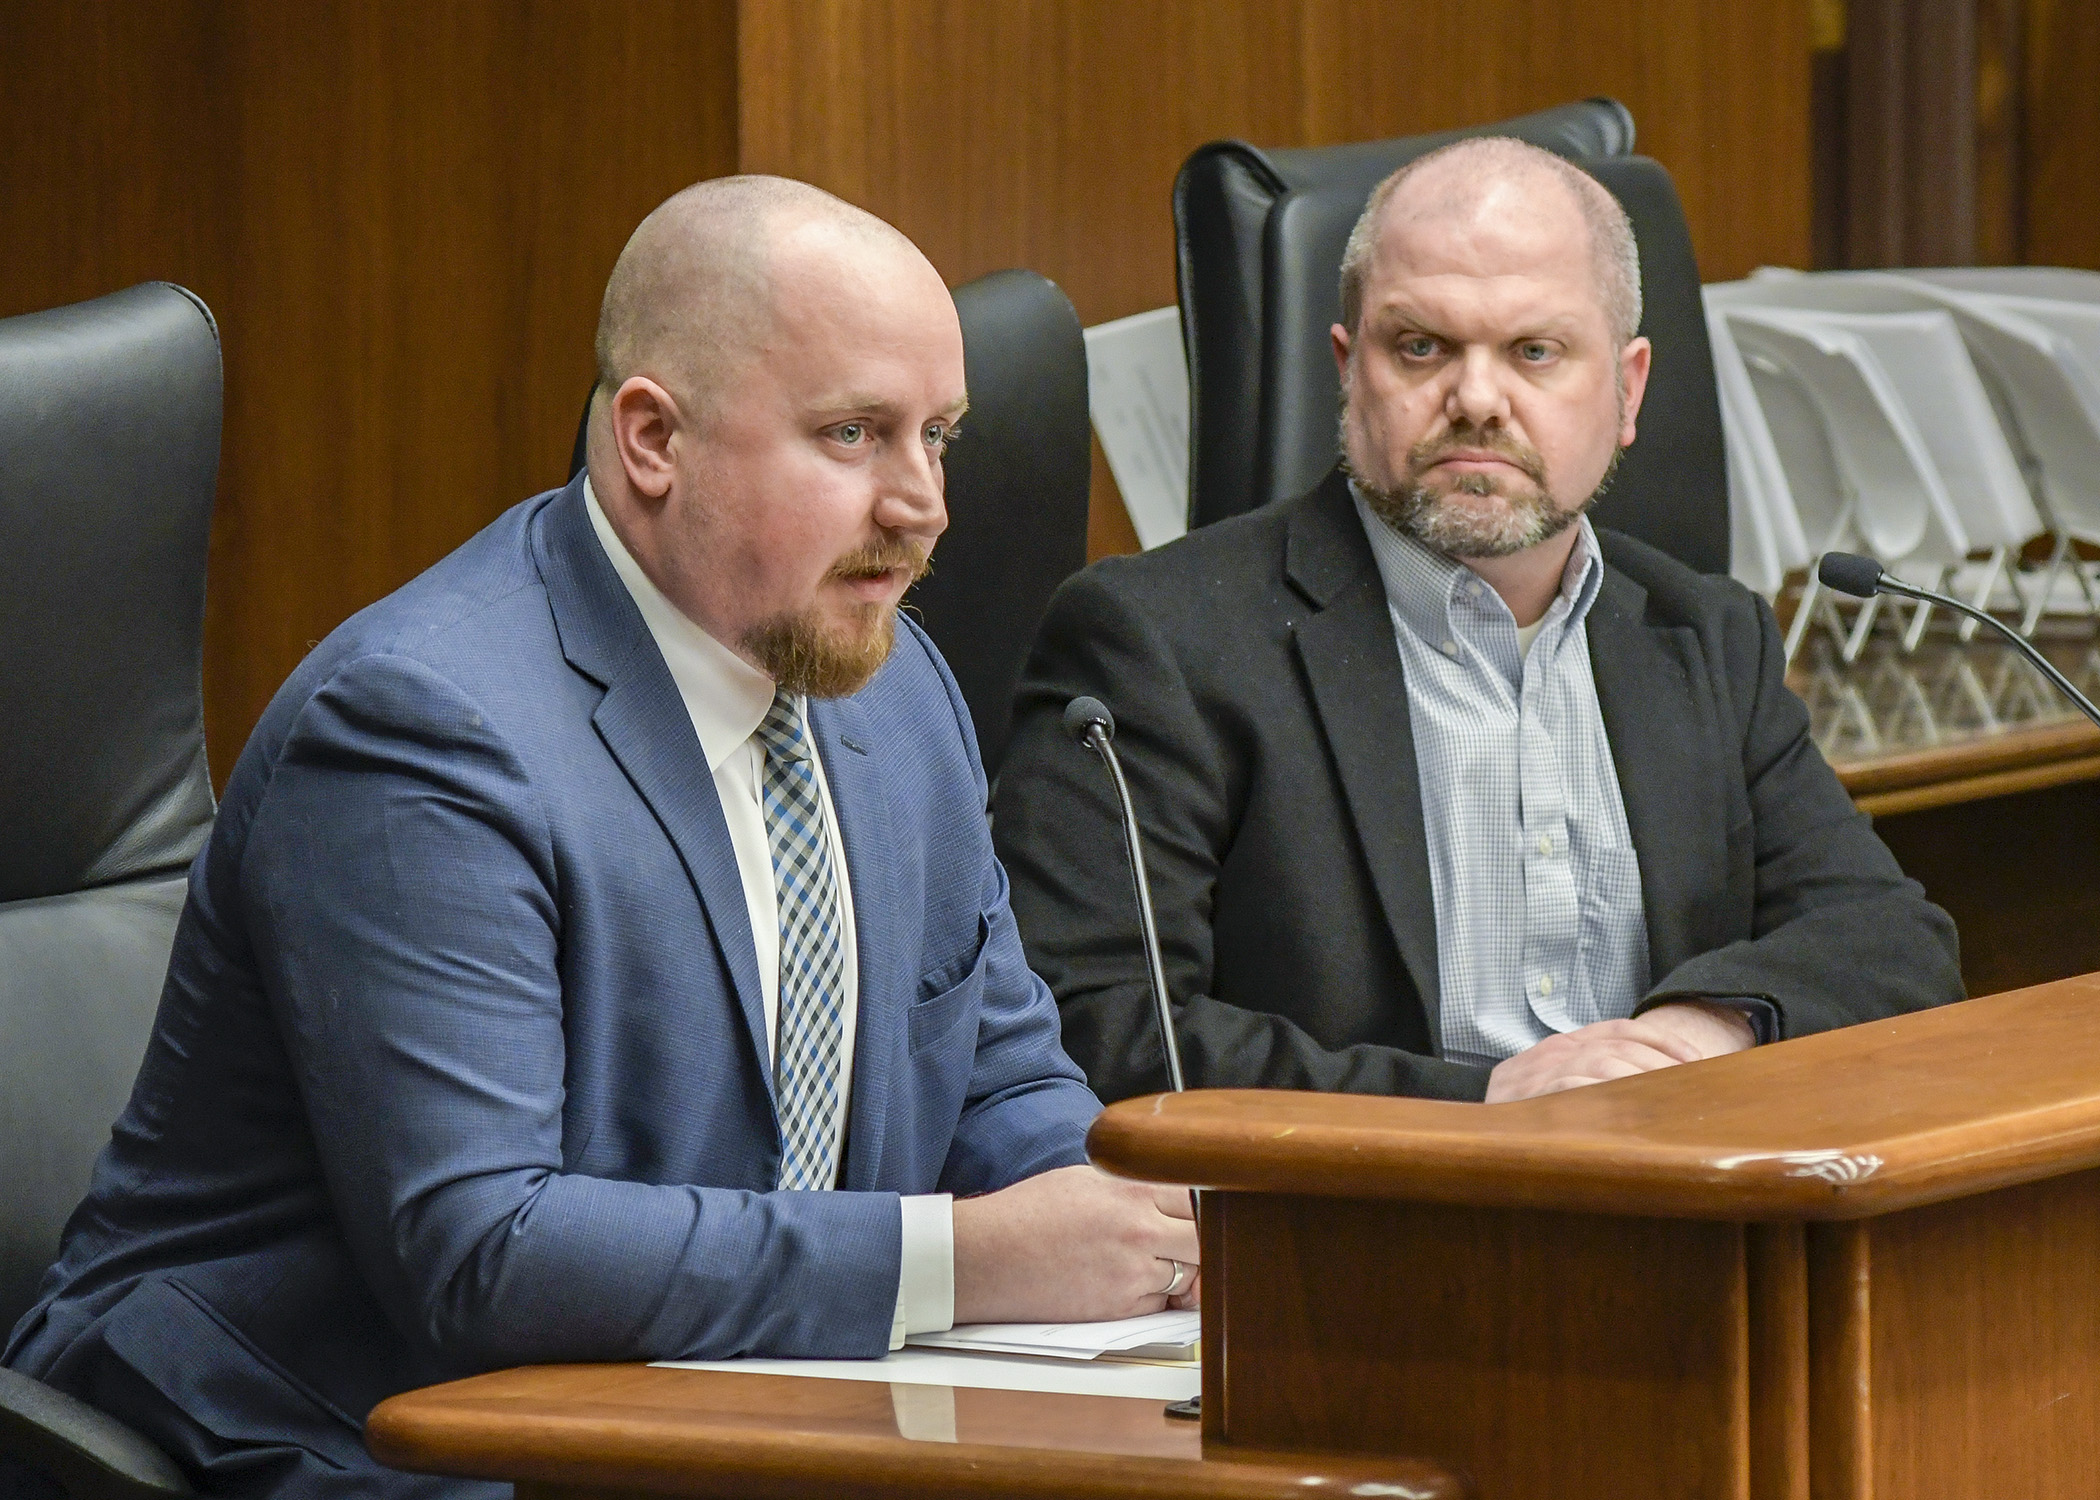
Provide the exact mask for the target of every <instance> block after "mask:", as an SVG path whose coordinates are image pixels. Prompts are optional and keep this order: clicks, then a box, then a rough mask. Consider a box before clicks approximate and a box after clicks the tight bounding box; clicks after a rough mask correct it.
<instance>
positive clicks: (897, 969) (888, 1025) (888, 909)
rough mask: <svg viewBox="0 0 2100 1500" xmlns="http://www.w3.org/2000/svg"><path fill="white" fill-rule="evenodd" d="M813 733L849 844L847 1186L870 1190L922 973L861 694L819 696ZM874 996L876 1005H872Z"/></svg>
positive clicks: (812, 714)
mask: <svg viewBox="0 0 2100 1500" xmlns="http://www.w3.org/2000/svg"><path fill="white" fill-rule="evenodd" d="M809 721H810V728H811V732H812V734H813V735H814V737H815V740H816V745H817V753H818V755H819V756H821V757H822V758H823V762H824V779H825V781H826V782H827V783H829V785H830V788H831V806H832V811H833V813H834V815H835V816H836V817H837V818H838V821H839V842H840V843H841V844H842V845H844V846H845V850H846V869H845V871H844V877H845V879H846V881H847V884H848V886H849V888H850V889H851V891H852V898H853V935H854V946H855V949H856V952H855V955H854V956H855V958H856V959H857V960H858V962H859V964H860V1005H859V1009H858V1012H857V1016H856V1019H855V1022H854V1034H853V1097H852V1100H851V1103H850V1112H849V1114H848V1117H847V1148H846V1170H845V1176H844V1179H843V1181H842V1183H841V1186H843V1187H845V1188H847V1189H848V1190H850V1191H856V1192H867V1191H871V1190H873V1189H874V1187H875V1186H876V1184H877V1183H878V1182H880V1181H881V1174H882V1147H883V1142H884V1140H885V1139H886V1137H887V1134H888V1131H887V1128H886V1127H887V1124H888V1117H889V1105H890V1092H891V1089H890V1085H891V1081H892V1080H891V1078H890V1065H891V1062H892V1060H893V1059H894V1058H895V1057H896V1055H897V1052H898V1050H899V1047H900V1045H901V1036H900V1033H901V1031H902V1029H903V1027H904V1024H905V1016H904V1007H903V1004H902V1003H900V1002H898V1001H897V1000H895V999H894V997H899V996H901V997H905V998H906V999H908V998H909V997H910V995H911V994H912V992H913V991H912V982H913V981H914V980H915V978H916V976H914V975H913V974H911V973H910V972H909V966H908V965H907V963H906V962H905V955H904V952H903V950H902V949H900V948H899V946H898V943H897V923H896V920H895V917H896V912H897V905H898V902H897V889H896V887H897V860H896V850H897V835H896V829H895V827H894V825H893V824H892V823H891V821H890V801H889V787H888V781H887V778H886V777H885V776H884V774H883V768H882V764H881V762H880V760H879V759H878V758H877V749H878V742H877V740H876V737H875V735H874V733H873V731H872V730H871V729H870V728H869V726H868V713H867V710H866V708H865V707H864V706H863V705H862V704H861V703H860V701H859V699H858V698H857V697H854V698H838V699H832V700H829V701H812V702H811V703H810V705H809ZM870 997H873V999H874V1003H872V1004H871V1003H870Z"/></svg>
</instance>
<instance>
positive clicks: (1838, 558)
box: [1065, 552, 2100, 724]
mask: <svg viewBox="0 0 2100 1500" xmlns="http://www.w3.org/2000/svg"><path fill="white" fill-rule="evenodd" d="M1816 577H1817V579H1818V580H1820V581H1821V583H1822V584H1823V586H1824V587H1825V588H1829V589H1836V590H1837V591H1838V592H1839V593H1841V594H1850V595H1851V596H1852V597H1853V598H1855V599H1871V598H1873V597H1874V596H1875V595H1876V594H1901V595H1902V596H1903V597H1904V598H1906V599H1916V600H1919V601H1920V602H1922V603H1925V604H1933V605H1937V606H1939V607H1940V608H1942V609H1951V610H1953V611H1954V612H1955V613H1956V614H1958V615H1965V616H1967V617H1968V618H1969V619H1971V620H1975V621H1977V622H1979V623H1980V624H1984V625H1988V626H1990V627H1991V629H1993V630H1995V631H1997V632H1998V633H1999V634H2000V635H2002V636H2004V637H2005V638H2006V639H2007V640H2008V641H2011V642H2012V643H2013V644H2014V645H2015V646H2017V647H2019V649H2020V653H2021V655H2023V656H2025V657H2026V658H2027V659H2028V660H2029V661H2030V662H2032V663H2034V666H2035V669H2036V670H2037V671H2039V672H2040V673H2041V674H2042V675H2043V676H2044V677H2046V678H2048V679H2049V680H2050V681H2051V682H2053V683H2055V684H2056V686H2057V689H2058V691H2060V692H2061V693H2062V694H2063V695H2064V696H2065V697H2066V698H2069V699H2070V700H2071V701H2072V702H2073V703H2075V704H2076V705H2077V706H2078V710H2079V712H2080V713H2083V714H2084V715H2085V716H2086V717H2087V718H2088V719H2091V720H2092V721H2093V722H2094V723H2095V724H2100V708H2095V707H2094V706H2093V700H2092V699H2090V698H2088V697H2086V695H2085V694H2083V693H2081V692H2079V691H2078V689H2077V688H2076V687H2074V686H2072V684H2071V679H2070V678H2068V677H2066V676H2064V674H2063V673H2061V672H2059V671H2058V670H2057V669H2056V663H2054V662H2052V661H2051V660H2049V658H2048V657H2046V656H2044V655H2042V653H2041V650H2040V649H2039V648H2038V647H2037V646H2036V645H2035V644H2034V642H2033V641H2030V640H2029V639H2027V637H2026V636H2024V635H2022V634H2020V632H2019V631H2017V630H2015V629H2013V628H2012V626H2010V625H2008V624H2006V623H2005V622H2004V621H2003V620H2001V619H1999V618H1998V617H1997V616H1996V615H1994V614H1991V613H1990V612H1988V611H1987V610H1981V609H1978V608H1977V607H1976V606H1975V605H1973V604H1964V603H1963V602H1962V601H1961V600H1959V599H1956V598H1953V597H1951V596H1950V595H1947V594H1935V593H1934V592H1933V591H1932V590H1931V589H1921V588H1913V587H1912V586H1911V585H1909V584H1907V583H1905V582H1904V581H1903V580H1902V579H1900V578H1895V577H1891V576H1890V575H1889V574H1887V573H1884V572H1883V571H1882V570H1881V564H1880V563H1878V562H1876V561H1874V559H1873V558H1871V557H1860V556H1858V555H1857V554H1855V553H1851V552H1826V553H1824V554H1823V560H1822V562H1821V563H1819V564H1818V565H1817V566H1816ZM1102 711H1103V712H1104V713H1105V712H1107V710H1106V709H1104V710H1102ZM1065 717H1066V722H1067V723H1069V722H1070V720H1071V714H1070V712H1069V711H1067V713H1066V716H1065Z"/></svg>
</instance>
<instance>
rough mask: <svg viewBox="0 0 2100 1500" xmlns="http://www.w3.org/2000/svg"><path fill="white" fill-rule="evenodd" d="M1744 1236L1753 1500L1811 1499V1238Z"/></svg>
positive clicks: (1767, 1228) (1797, 1234)
mask: <svg viewBox="0 0 2100 1500" xmlns="http://www.w3.org/2000/svg"><path fill="white" fill-rule="evenodd" d="M1743 1234H1744V1243H1743V1258H1744V1281H1745V1291H1746V1295H1747V1301H1748V1309H1747V1323H1748V1327H1747V1329H1746V1330H1745V1335H1744V1343H1745V1346H1746V1349H1747V1358H1748V1369H1747V1371H1746V1375H1747V1377H1748V1383H1749V1387H1750V1495H1751V1500H1809V1442H1808V1431H1809V1429H1808V1405H1809V1384H1808V1369H1809V1365H1808V1358H1809V1340H1808V1246H1807V1237H1806V1235H1805V1233H1804V1231H1803V1227H1802V1226H1801V1225H1799V1224H1751V1225H1747V1226H1745V1228H1744V1231H1743Z"/></svg>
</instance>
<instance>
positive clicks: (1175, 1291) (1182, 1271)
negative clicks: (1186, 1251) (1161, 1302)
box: [1158, 1260, 1195, 1297]
mask: <svg viewBox="0 0 2100 1500" xmlns="http://www.w3.org/2000/svg"><path fill="white" fill-rule="evenodd" d="M1167 1264H1168V1265H1170V1266H1172V1267H1173V1268H1174V1274H1173V1275H1172V1276H1169V1277H1168V1278H1167V1284H1166V1285H1165V1286H1163V1287H1161V1288H1160V1289H1159V1292H1158V1295H1159V1296H1162V1297H1178V1296H1180V1295H1181V1291H1182V1288H1184V1287H1186V1286H1187V1285H1188V1284H1189V1283H1190V1282H1191V1281H1193V1280H1194V1279H1195V1278H1194V1277H1193V1276H1192V1275H1190V1272H1191V1271H1192V1270H1194V1267H1192V1266H1185V1265H1183V1264H1182V1263H1181V1262H1180V1261H1178V1260H1170V1261H1168V1262H1167Z"/></svg>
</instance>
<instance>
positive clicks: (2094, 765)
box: [1836, 719, 2100, 817]
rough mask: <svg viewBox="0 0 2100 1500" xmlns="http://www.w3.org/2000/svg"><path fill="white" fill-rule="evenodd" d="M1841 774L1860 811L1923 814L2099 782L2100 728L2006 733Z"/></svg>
mask: <svg viewBox="0 0 2100 1500" xmlns="http://www.w3.org/2000/svg"><path fill="white" fill-rule="evenodd" d="M1836 770H1837V773H1838V780H1840V781H1841V782H1843V783H1844V785H1845V790H1846V791H1848V792H1850V793H1851V794H1852V800H1853V801H1854V802H1856V803H1858V804H1859V807H1860V810H1861V811H1862V812H1870V813H1873V814H1874V815H1875V816H1877V817H1881V816H1887V815H1892V814H1895V813H1906V812H1922V811H1924V810H1926V809H1928V808H1934V807H1949V806H1952V805H1953V804H1955V803H1957V802H1976V801H1980V800H1982V799H1984V798H1986V797H2002V796H2006V795H2008V794H2010V793H2013V792H2028V791H2037V790H2040V789H2042V788H2044V787H2051V786H2062V785H2066V784H2068V783H2070V782H2075V781H2092V780H2094V779H2096V778H2100V729H2095V728H2094V727H2093V726H2092V725H2091V724H2089V723H2087V722H2086V721H2085V720H2084V719H2077V720H2065V721H2062V722H2058V723H2051V724H2041V725H2035V726H2032V727H2020V728H2015V729H2007V730H2004V731H2002V732H1999V733H1995V734H1979V735H1976V736H1974V737H1973V738H1970V739H1965V740H1957V741H1954V742H1951V743H1948V744H1944V745H1935V746H1933V747H1931V748H1929V749H1921V750H1913V749H1903V750H1896V751H1892V752H1889V753H1887V754H1884V755H1872V756H1861V757H1859V758H1857V759H1853V760H1845V761H1840V762H1838V763H1837V765H1836Z"/></svg>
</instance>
